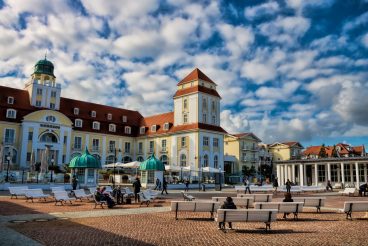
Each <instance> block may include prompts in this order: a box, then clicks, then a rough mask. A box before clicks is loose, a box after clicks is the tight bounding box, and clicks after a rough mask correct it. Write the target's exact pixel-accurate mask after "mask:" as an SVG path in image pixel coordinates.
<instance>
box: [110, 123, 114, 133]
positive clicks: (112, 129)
mask: <svg viewBox="0 0 368 246" xmlns="http://www.w3.org/2000/svg"><path fill="white" fill-rule="evenodd" d="M109 132H116V125H115V124H109Z"/></svg>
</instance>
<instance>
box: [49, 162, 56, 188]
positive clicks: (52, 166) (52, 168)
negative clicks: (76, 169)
mask: <svg viewBox="0 0 368 246" xmlns="http://www.w3.org/2000/svg"><path fill="white" fill-rule="evenodd" d="M54 161H55V160H54V158H52V159H51V179H50V182H51V183H52V182H53V179H52V174H53V173H54Z"/></svg>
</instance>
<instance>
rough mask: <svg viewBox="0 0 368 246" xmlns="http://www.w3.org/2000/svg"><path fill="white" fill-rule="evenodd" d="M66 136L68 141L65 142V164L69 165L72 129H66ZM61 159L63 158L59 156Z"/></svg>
mask: <svg viewBox="0 0 368 246" xmlns="http://www.w3.org/2000/svg"><path fill="white" fill-rule="evenodd" d="M67 136H68V139H67V140H66V152H65V162H66V163H69V161H70V150H71V141H72V129H71V128H68V130H67ZM61 158H63V157H62V156H61ZM63 164H64V163H63Z"/></svg>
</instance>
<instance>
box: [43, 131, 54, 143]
mask: <svg viewBox="0 0 368 246" xmlns="http://www.w3.org/2000/svg"><path fill="white" fill-rule="evenodd" d="M40 142H43V143H57V142H58V139H57V137H56V136H55V135H54V134H52V133H50V132H48V133H45V134H43V135H42V136H41V138H40Z"/></svg>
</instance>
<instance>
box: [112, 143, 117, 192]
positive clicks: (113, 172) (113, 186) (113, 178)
mask: <svg viewBox="0 0 368 246" xmlns="http://www.w3.org/2000/svg"><path fill="white" fill-rule="evenodd" d="M113 164H114V166H113V171H112V188H113V189H115V165H116V148H114V163H113Z"/></svg>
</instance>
